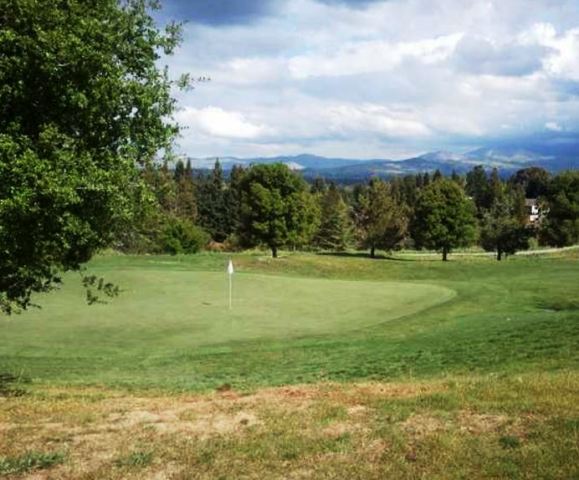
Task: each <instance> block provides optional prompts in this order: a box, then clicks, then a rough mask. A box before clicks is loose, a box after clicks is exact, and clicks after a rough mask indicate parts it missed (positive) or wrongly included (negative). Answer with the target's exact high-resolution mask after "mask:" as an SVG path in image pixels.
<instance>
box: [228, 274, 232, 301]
mask: <svg viewBox="0 0 579 480" xmlns="http://www.w3.org/2000/svg"><path fill="white" fill-rule="evenodd" d="M228 277H229V310H231V292H232V288H233V286H232V277H233V275H231V274H229V275H228Z"/></svg>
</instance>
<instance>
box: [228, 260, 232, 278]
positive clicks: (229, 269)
mask: <svg viewBox="0 0 579 480" xmlns="http://www.w3.org/2000/svg"><path fill="white" fill-rule="evenodd" d="M227 273H229V275H233V262H232V261H231V260H229V265H227Z"/></svg>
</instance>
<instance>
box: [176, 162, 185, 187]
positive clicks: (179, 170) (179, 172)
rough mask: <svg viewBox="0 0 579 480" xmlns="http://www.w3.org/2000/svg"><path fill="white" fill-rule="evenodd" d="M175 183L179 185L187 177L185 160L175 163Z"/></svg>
mask: <svg viewBox="0 0 579 480" xmlns="http://www.w3.org/2000/svg"><path fill="white" fill-rule="evenodd" d="M173 175H174V178H175V182H177V183H179V181H180V180H181V179H182V178H183V177H184V176H185V164H184V163H183V160H181V159H179V160H177V163H175V172H174V173H173Z"/></svg>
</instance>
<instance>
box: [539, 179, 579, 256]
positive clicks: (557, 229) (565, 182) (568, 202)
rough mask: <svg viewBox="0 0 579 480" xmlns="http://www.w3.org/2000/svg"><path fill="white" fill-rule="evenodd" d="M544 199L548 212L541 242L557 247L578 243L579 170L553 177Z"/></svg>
mask: <svg viewBox="0 0 579 480" xmlns="http://www.w3.org/2000/svg"><path fill="white" fill-rule="evenodd" d="M544 199H545V201H546V207H547V209H548V213H547V218H546V219H545V221H544V223H543V225H542V229H541V233H540V237H541V240H542V242H543V243H545V244H548V245H554V246H557V247H562V246H565V245H574V244H576V243H579V171H577V170H570V171H567V172H563V173H561V174H559V175H557V176H556V177H554V178H553V180H552V181H551V183H550V185H549V187H548V190H547V193H546V195H545V197H544Z"/></svg>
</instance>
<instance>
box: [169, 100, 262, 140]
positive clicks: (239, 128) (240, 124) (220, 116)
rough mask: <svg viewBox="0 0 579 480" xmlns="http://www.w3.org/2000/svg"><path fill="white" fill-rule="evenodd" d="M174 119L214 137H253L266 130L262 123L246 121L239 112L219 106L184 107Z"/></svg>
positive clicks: (260, 134)
mask: <svg viewBox="0 0 579 480" xmlns="http://www.w3.org/2000/svg"><path fill="white" fill-rule="evenodd" d="M176 120H177V121H178V122H179V123H180V124H183V125H185V126H187V127H189V128H196V129H198V130H199V131H201V132H202V133H205V134H207V135H211V136H214V137H222V138H234V139H239V138H242V139H255V138H258V137H260V136H262V135H264V134H266V133H267V132H268V130H269V129H268V128H267V127H265V126H264V125H260V124H255V123H252V122H250V121H248V120H247V119H246V118H245V116H244V115H243V114H242V113H240V112H232V111H227V110H223V109H222V108H219V107H206V108H202V109H196V108H192V107H186V108H185V109H183V110H182V111H180V112H178V113H177V115H176Z"/></svg>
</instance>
